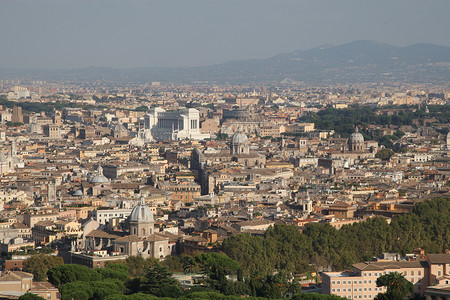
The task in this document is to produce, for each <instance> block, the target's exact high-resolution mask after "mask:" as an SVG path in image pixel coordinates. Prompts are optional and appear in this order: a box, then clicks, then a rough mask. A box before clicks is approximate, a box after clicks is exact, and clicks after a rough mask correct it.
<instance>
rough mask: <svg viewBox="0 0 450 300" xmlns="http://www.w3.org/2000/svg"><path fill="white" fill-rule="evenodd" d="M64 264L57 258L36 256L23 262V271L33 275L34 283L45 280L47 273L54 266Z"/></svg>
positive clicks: (42, 255) (43, 255)
mask: <svg viewBox="0 0 450 300" xmlns="http://www.w3.org/2000/svg"><path fill="white" fill-rule="evenodd" d="M62 264H64V261H63V259H62V258H61V257H59V256H52V255H45V254H38V255H33V256H31V257H29V258H27V259H26V260H25V261H24V262H23V270H24V271H25V272H30V273H33V275H34V278H33V280H35V281H44V280H47V271H48V270H49V269H51V268H53V267H55V266H58V265H62Z"/></svg>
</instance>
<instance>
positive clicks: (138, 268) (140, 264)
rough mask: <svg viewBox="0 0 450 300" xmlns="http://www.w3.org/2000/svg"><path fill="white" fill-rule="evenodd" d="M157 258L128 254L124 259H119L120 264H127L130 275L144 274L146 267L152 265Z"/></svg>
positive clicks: (146, 270)
mask: <svg viewBox="0 0 450 300" xmlns="http://www.w3.org/2000/svg"><path fill="white" fill-rule="evenodd" d="M157 261H158V260H157V259H155V258H153V257H149V258H147V259H144V258H143V257H142V256H129V257H127V258H126V259H125V260H124V261H121V263H122V264H124V265H126V266H128V272H129V274H130V276H132V277H136V276H144V275H145V274H146V273H147V272H148V269H149V268H151V267H153V266H154V265H155V263H156V262H157Z"/></svg>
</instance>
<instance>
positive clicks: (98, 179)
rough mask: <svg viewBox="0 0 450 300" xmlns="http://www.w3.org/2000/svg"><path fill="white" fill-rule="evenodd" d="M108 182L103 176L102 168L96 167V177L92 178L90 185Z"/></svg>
mask: <svg viewBox="0 0 450 300" xmlns="http://www.w3.org/2000/svg"><path fill="white" fill-rule="evenodd" d="M107 182H109V180H108V178H106V177H105V176H104V175H103V168H102V166H98V168H97V175H96V176H94V177H93V178H92V179H91V180H90V183H107Z"/></svg>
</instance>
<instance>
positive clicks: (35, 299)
mask: <svg viewBox="0 0 450 300" xmlns="http://www.w3.org/2000/svg"><path fill="white" fill-rule="evenodd" d="M19 300H45V299H44V298H42V297H41V296H38V295H36V294H33V293H25V294H23V295H22V296H20V297H19Z"/></svg>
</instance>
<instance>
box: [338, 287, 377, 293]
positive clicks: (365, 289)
mask: <svg viewBox="0 0 450 300" xmlns="http://www.w3.org/2000/svg"><path fill="white" fill-rule="evenodd" d="M373 290H374V291H375V292H381V291H383V288H382V287H376V288H374V289H373ZM351 291H352V289H351V288H343V289H342V292H344V293H345V292H351ZM353 291H354V292H363V291H364V292H367V291H369V292H371V291H372V288H354V289H353ZM331 292H333V293H335V292H336V293H340V292H341V289H331Z"/></svg>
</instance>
